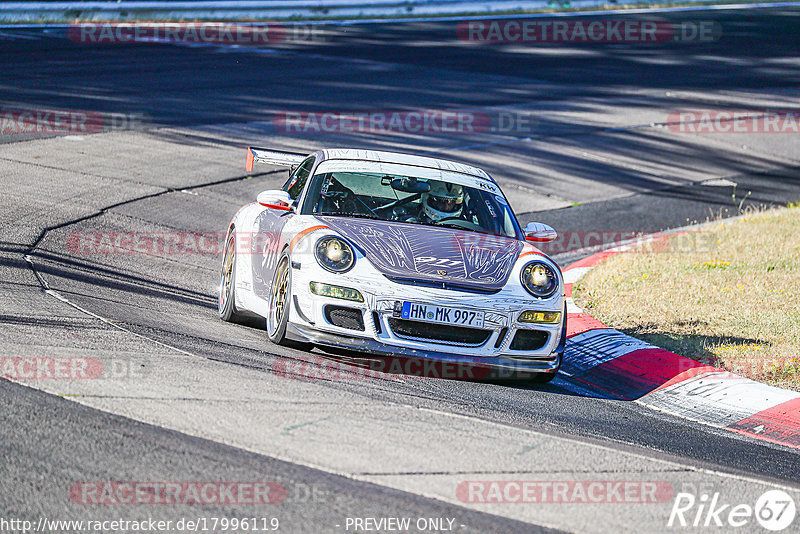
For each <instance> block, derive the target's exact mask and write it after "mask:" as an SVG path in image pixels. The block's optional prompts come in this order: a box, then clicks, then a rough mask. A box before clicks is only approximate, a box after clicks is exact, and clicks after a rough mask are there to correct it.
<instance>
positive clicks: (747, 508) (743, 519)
mask: <svg viewBox="0 0 800 534" xmlns="http://www.w3.org/2000/svg"><path fill="white" fill-rule="evenodd" d="M796 513H797V508H796V505H795V502H794V499H793V498H792V497H791V495H789V494H788V493H786V492H785V491H783V490H769V491H767V492H766V493H764V494H763V495H761V497H759V498H758V499H757V500H756V502H755V505H750V504H732V503H726V502H724V501H722V499H721V498H720V494H719V492H717V493H714V494H713V495H709V494H708V493H703V494H702V495H700V496H699V497H696V496H695V495H694V494H692V493H685V492H681V493H678V494H677V495H676V496H675V502H674V503H673V505H672V512H671V513H670V514H669V521H668V522H667V526H668V527H673V528H674V527H677V528H683V529H687V528H692V527H694V528H708V527H727V528H741V527H744V530H747V531H752V530H753V529H754V528H756V527H755V523H757V524H758V525H761V527H762V528H765V529H766V530H771V531H773V532H778V531H781V530H784V529H786V528H787V527H789V525H791V524H792V522H793V521H794V518H795V515H796Z"/></svg>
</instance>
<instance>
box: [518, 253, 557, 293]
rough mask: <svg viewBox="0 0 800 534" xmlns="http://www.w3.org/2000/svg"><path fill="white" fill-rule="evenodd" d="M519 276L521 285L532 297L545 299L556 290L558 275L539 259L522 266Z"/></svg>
mask: <svg viewBox="0 0 800 534" xmlns="http://www.w3.org/2000/svg"><path fill="white" fill-rule="evenodd" d="M519 278H520V281H521V282H522V286H523V287H524V288H525V289H526V290H527V291H528V293H530V294H531V295H533V296H534V297H539V298H541V299H546V298H549V297H552V296H553V295H554V294H555V292H556V291H557V290H558V276H557V275H556V273H555V272H554V271H553V269H552V268H551V267H550V266H549V265H547V264H546V263H543V262H541V261H532V262H530V263H529V264H528V265H526V266H525V267H523V268H522V272H521V273H520V275H519Z"/></svg>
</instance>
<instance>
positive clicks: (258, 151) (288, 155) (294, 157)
mask: <svg viewBox="0 0 800 534" xmlns="http://www.w3.org/2000/svg"><path fill="white" fill-rule="evenodd" d="M307 157H308V154H299V153H297V152H281V151H279V150H270V149H268V148H259V147H255V146H250V147H247V166H246V169H247V172H253V165H254V164H255V163H266V164H267V165H280V166H281V167H294V166H295V165H300V163H302V162H303V160H304V159H306V158H307Z"/></svg>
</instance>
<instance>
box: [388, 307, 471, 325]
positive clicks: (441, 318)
mask: <svg viewBox="0 0 800 534" xmlns="http://www.w3.org/2000/svg"><path fill="white" fill-rule="evenodd" d="M400 318H402V319H409V320H411V321H423V322H426V323H438V324H449V325H453V326H470V327H473V328H483V312H482V311H472V310H464V309H461V308H450V307H449V306H434V305H432V304H417V303H416V302H403V307H402V308H401V311H400Z"/></svg>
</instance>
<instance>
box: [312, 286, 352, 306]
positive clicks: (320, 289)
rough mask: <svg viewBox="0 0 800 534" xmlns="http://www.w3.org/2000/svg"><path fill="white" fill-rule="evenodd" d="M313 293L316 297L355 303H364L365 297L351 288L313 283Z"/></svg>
mask: <svg viewBox="0 0 800 534" xmlns="http://www.w3.org/2000/svg"><path fill="white" fill-rule="evenodd" d="M310 287H311V292H312V293H314V294H315V295H320V296H322V297H330V298H332V299H344V300H353V301H355V302H364V297H363V296H362V295H361V292H360V291H359V290H357V289H350V288H349V287H340V286H333V285H331V284H324V283H322V282H311V283H310Z"/></svg>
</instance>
